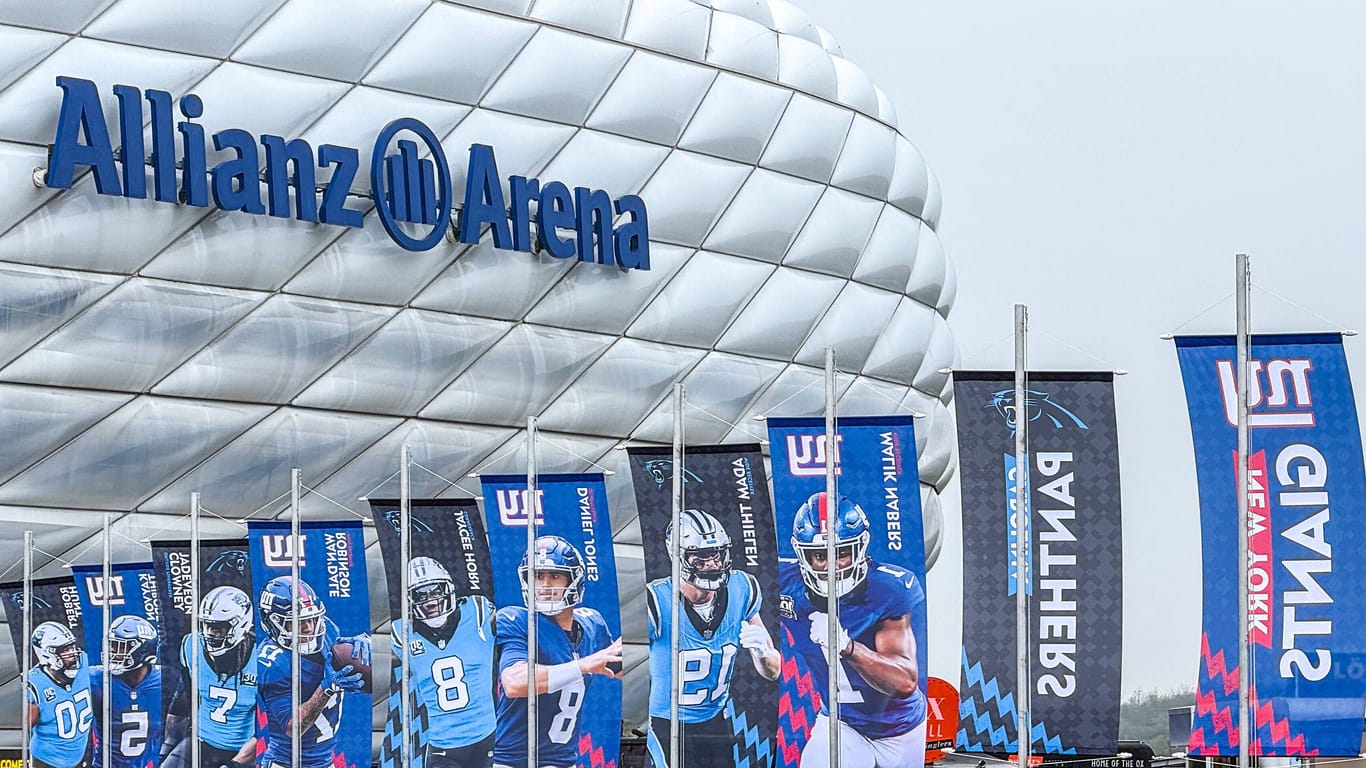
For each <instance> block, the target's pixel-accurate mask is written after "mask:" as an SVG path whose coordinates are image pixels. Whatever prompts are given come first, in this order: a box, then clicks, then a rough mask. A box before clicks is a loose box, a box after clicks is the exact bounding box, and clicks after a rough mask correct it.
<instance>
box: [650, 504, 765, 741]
mask: <svg viewBox="0 0 1366 768" xmlns="http://www.w3.org/2000/svg"><path fill="white" fill-rule="evenodd" d="M679 531H680V535H679V536H678V537H677V544H675V537H674V531H673V525H672V523H671V524H670V526H669V530H668V531H667V533H666V534H665V546H666V547H667V548H668V550H669V556H670V558H674V557H677V558H678V560H679V563H678V568H679V573H680V574H681V575H682V577H683V578H682V581H681V582H680V584H679V590H678V592H679V594H680V595H681V596H682V598H683V600H682V601H681V605H680V606H679V617H680V619H681V621H680V622H679V631H678V662H677V663H678V664H680V665H681V667H682V669H681V670H680V673H679V683H680V688H679V701H678V720H679V723H680V724H681V725H682V726H683V729H682V732H683V736H682V755H681V758H682V762H683V764H684V765H734V764H735V754H734V747H735V728H734V724H733V723H732V722H731V718H730V707H729V706H728V704H729V703H730V683H731V679H732V676H733V675H734V672H735V664H736V658H735V657H736V656H737V655H739V652H740V650H741V649H745V650H748V651H749V654H748V655H749V657H750V661H752V662H753V664H754V668H755V670H756V671H757V672H758V673H759V674H760V675H762V676H763V677H764V678H766V679H768V680H776V679H778V674H779V672H781V671H782V658H781V657H780V656H779V654H778V649H777V648H775V647H774V646H773V640H772V638H771V637H770V636H769V634H768V630H767V629H766V628H765V627H764V623H763V620H762V619H761V618H760V617H759V606H760V605H761V604H762V603H763V595H762V592H761V591H760V589H759V582H758V581H756V580H755V579H754V577H753V576H751V575H750V574H748V573H745V572H743V571H736V570H732V569H731V540H730V535H729V534H728V533H726V530H725V528H723V527H722V526H721V522H720V521H719V520H717V519H716V518H715V517H713V516H712V515H710V514H708V513H707V512H704V511H702V510H700V509H685V510H683V511H682V512H681V513H680V514H679ZM675 547H677V548H675ZM673 591H674V590H673V577H672V576H670V577H667V578H663V579H656V580H655V581H652V582H650V585H649V588H648V590H647V591H646V593H645V599H646V606H647V607H648V609H649V614H650V734H649V739H648V754H649V756H650V764H651V765H653V766H655V768H663V767H664V766H666V765H668V757H669V740H670V731H669V727H670V722H669V716H670V695H671V692H672V688H673V686H672V682H673V678H672V673H673V670H672V664H673V656H672V654H671V653H670V650H669V643H670V637H671V635H672V630H671V623H672V621H673V612H672V610H671V608H670V606H671V603H672V601H673Z"/></svg>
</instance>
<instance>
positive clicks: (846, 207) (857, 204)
mask: <svg viewBox="0 0 1366 768" xmlns="http://www.w3.org/2000/svg"><path fill="white" fill-rule="evenodd" d="M823 189H824V190H825V191H824V194H822V195H821V199H820V202H819V203H817V204H816V208H815V210H813V211H812V212H811V215H810V216H809V217H808V218H807V219H806V222H805V223H804V224H803V225H802V229H801V234H799V235H797V239H796V241H795V242H793V243H792V247H791V248H789V249H788V251H787V255H786V256H784V257H783V264H785V265H787V266H792V267H801V268H803V269H811V270H815V271H817V272H826V273H828V274H832V275H839V276H841V277H847V276H849V275H851V274H853V272H854V266H855V265H856V264H858V260H859V256H860V255H861V254H862V253H863V246H864V245H865V244H866V243H867V242H868V238H869V236H871V235H872V234H873V226H874V225H876V224H877V219H878V216H879V215H880V214H881V213H882V203H880V202H878V201H877V200H874V199H872V198H870V197H864V196H863V195H856V194H854V193H852V192H845V191H844V190H841V189H836V188H834V187H824V188H823Z"/></svg>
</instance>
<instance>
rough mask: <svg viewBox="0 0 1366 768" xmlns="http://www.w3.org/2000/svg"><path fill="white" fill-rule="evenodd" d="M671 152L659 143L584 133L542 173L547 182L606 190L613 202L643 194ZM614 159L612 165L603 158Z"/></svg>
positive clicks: (585, 131) (600, 133)
mask: <svg viewBox="0 0 1366 768" xmlns="http://www.w3.org/2000/svg"><path fill="white" fill-rule="evenodd" d="M668 154H669V150H668V149H666V148H664V147H661V146H659V145H658V144H650V143H648V142H644V141H637V140H635V139H628V138H625V137H623V136H613V135H612V134H610V133H602V132H600V131H590V130H587V129H585V130H581V131H579V132H578V133H576V134H574V138H572V139H570V140H569V143H568V144H566V145H565V146H564V149H561V150H560V153H559V154H558V155H556V156H555V159H554V160H552V161H550V164H549V165H547V166H546V167H545V170H544V171H542V172H541V176H542V177H543V178H544V180H545V181H546V182H550V181H561V182H564V183H565V184H566V185H567V186H568V187H569V188H570V189H574V188H575V187H587V188H589V189H601V190H605V191H606V192H607V193H608V194H609V195H610V196H611V197H612V198H613V199H616V198H618V197H621V196H622V195H633V194H636V193H638V192H640V188H641V187H642V186H644V185H645V180H646V179H648V178H650V175H651V174H653V173H654V172H655V169H657V168H659V165H660V163H663V162H664V158H665V157H666V156H668ZM604 157H610V158H612V159H613V162H611V163H604V162H603V161H602V159H603V158H604Z"/></svg>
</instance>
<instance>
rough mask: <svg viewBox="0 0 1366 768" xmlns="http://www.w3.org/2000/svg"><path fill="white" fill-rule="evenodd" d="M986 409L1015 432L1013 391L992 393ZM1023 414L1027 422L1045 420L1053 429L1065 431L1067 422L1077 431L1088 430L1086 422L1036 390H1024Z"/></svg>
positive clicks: (1016, 418) (1015, 420)
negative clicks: (993, 412)
mask: <svg viewBox="0 0 1366 768" xmlns="http://www.w3.org/2000/svg"><path fill="white" fill-rule="evenodd" d="M986 407H988V408H995V409H996V412H997V413H999V414H1001V417H1002V418H1004V419H1005V420H1006V426H1008V427H1010V431H1011V433H1012V434H1013V433H1014V432H1015V425H1016V424H1017V423H1018V413H1019V408H1017V407H1016V405H1015V390H1014V389H1003V390H1001V391H1000V392H994V393H992V395H991V402H990V403H988V404H987V406H986ZM1024 412H1025V416H1026V419H1025V421H1027V422H1035V421H1039V420H1040V419H1047V420H1048V421H1049V423H1051V424H1052V425H1053V428H1054V429H1066V428H1067V422H1071V423H1072V424H1074V425H1076V427H1077V428H1078V429H1089V427H1087V426H1086V422H1084V421H1082V420H1081V419H1080V418H1079V417H1078V416H1077V415H1076V414H1075V413H1072V412H1071V411H1069V410H1067V409H1066V408H1064V407H1063V406H1062V405H1060V404H1058V403H1055V402H1053V400H1052V399H1050V395H1049V394H1048V393H1047V392H1041V391H1039V390H1037V389H1026V390H1025V403H1024Z"/></svg>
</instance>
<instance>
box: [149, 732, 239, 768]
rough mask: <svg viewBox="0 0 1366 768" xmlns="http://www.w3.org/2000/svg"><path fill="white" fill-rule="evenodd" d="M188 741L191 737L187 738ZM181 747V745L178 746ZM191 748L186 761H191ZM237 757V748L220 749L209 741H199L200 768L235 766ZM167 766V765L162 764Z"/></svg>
mask: <svg viewBox="0 0 1366 768" xmlns="http://www.w3.org/2000/svg"><path fill="white" fill-rule="evenodd" d="M185 742H186V743H188V742H189V739H186V740H185ZM177 749H179V747H177ZM189 757H190V754H189V748H188V747H186V754H185V758H186V763H187V764H188V763H189ZM235 757H237V751H236V750H230V749H219V748H218V747H215V746H214V745H212V744H210V743H208V742H207V741H200V742H199V766H198V768H234V766H236V763H235V762H233V758H235ZM162 768H166V766H162Z"/></svg>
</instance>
